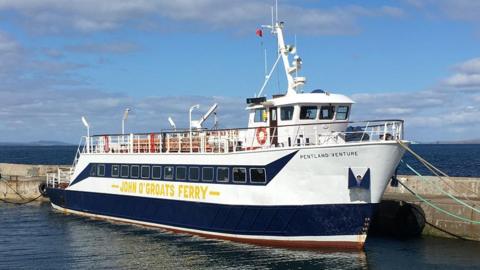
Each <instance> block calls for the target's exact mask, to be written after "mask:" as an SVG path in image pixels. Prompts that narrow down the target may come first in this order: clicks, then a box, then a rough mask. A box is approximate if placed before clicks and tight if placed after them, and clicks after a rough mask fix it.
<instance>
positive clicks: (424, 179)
mask: <svg viewBox="0 0 480 270" xmlns="http://www.w3.org/2000/svg"><path fill="white" fill-rule="evenodd" d="M402 163H404V164H405V165H406V166H407V168H409V169H410V170H411V171H412V172H414V173H415V174H416V175H417V176H419V177H420V179H422V180H423V181H425V182H428V183H430V184H431V185H432V186H433V187H434V188H435V189H436V190H438V191H440V192H441V193H443V194H445V195H447V196H448V197H449V198H451V199H452V200H454V201H456V202H458V203H459V204H461V205H463V206H466V207H468V208H470V209H472V210H473V211H475V212H477V213H480V210H479V209H477V208H475V207H473V206H471V205H469V204H467V203H465V202H464V201H462V200H460V199H458V198H457V197H455V196H453V195H452V194H451V193H449V192H447V191H445V190H443V189H441V188H439V187H438V186H437V185H435V184H434V183H432V180H428V179H427V178H425V177H424V176H423V175H421V174H420V173H418V172H417V171H416V170H415V169H414V168H412V167H411V166H410V165H408V164H407V163H406V162H404V161H403V160H402Z"/></svg>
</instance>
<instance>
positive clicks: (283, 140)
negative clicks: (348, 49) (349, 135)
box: [247, 91, 354, 146]
mask: <svg viewBox="0 0 480 270" xmlns="http://www.w3.org/2000/svg"><path fill="white" fill-rule="evenodd" d="M353 103H354V102H353V101H352V100H351V99H350V98H348V97H346V96H343V95H338V94H330V93H326V92H323V91H322V92H313V93H299V94H293V95H292V94H290V95H281V96H274V97H273V98H272V99H269V100H266V99H255V100H253V102H252V103H250V104H249V105H248V107H247V110H248V111H249V119H248V127H249V128H250V129H249V130H248V132H249V133H251V134H250V136H248V137H255V138H256V139H257V140H256V141H257V142H256V143H257V144H258V146H263V145H264V144H270V145H272V146H277V145H280V146H287V145H288V146H291V145H295V144H300V145H305V144H310V143H313V142H314V140H317V138H318V136H320V135H322V136H325V135H328V134H332V135H333V134H335V133H338V132H344V131H345V130H346V128H347V125H348V120H349V117H350V112H351V107H352V104H353Z"/></svg>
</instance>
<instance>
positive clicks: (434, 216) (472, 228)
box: [383, 175, 480, 241]
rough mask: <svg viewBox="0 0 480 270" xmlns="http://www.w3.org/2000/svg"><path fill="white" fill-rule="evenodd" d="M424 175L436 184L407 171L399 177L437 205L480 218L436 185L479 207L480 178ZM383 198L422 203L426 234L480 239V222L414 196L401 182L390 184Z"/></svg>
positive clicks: (416, 203) (479, 219) (479, 215)
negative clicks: (460, 218)
mask: <svg viewBox="0 0 480 270" xmlns="http://www.w3.org/2000/svg"><path fill="white" fill-rule="evenodd" d="M423 178H424V179H426V180H431V181H433V183H434V184H432V183H429V182H430V181H428V182H426V181H425V180H423V179H422V178H421V177H418V176H410V175H409V176H406V175H405V176H399V177H398V179H399V180H400V182H402V183H404V184H405V185H406V186H407V187H408V188H409V189H411V190H412V191H414V192H416V193H417V194H419V195H420V196H422V197H424V198H425V199H427V200H428V201H429V202H431V203H433V204H434V205H436V206H438V207H440V208H442V209H445V210H447V211H449V212H451V213H454V214H455V215H458V216H461V217H465V218H468V219H470V220H475V221H479V222H480V214H479V213H477V212H475V210H473V209H470V208H468V207H466V206H464V205H461V204H459V203H458V202H456V201H454V200H452V199H451V198H449V197H447V196H446V195H444V194H443V193H441V192H440V191H439V190H438V189H436V188H435V186H437V187H439V188H441V189H442V190H445V191H448V192H449V193H452V195H454V196H455V197H457V198H459V199H461V200H462V201H464V202H465V203H467V204H468V205H470V206H472V207H475V208H476V209H479V210H480V178H468V177H450V178H449V180H447V179H446V178H444V180H445V182H444V181H441V180H439V179H438V178H437V177H433V176H424V177H423ZM383 199H384V200H385V201H387V200H393V201H403V202H407V203H411V204H415V205H418V206H420V207H421V209H422V210H423V212H424V214H425V220H426V223H427V224H426V226H425V228H424V229H423V232H422V233H423V234H424V235H431V236H439V237H449V238H465V239H469V240H476V241H480V224H472V223H470V222H466V221H462V220H459V219H457V218H455V217H452V216H449V215H447V214H445V213H442V212H441V211H438V210H436V209H434V208H433V207H431V206H429V205H428V204H426V203H425V202H423V201H422V200H420V199H418V198H417V197H415V196H414V195H413V194H411V193H410V191H408V190H407V189H406V188H405V187H403V186H401V185H398V187H391V186H388V187H387V190H386V191H385V194H384V195H383Z"/></svg>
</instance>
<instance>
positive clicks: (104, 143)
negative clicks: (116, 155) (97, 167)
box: [103, 136, 110, 153]
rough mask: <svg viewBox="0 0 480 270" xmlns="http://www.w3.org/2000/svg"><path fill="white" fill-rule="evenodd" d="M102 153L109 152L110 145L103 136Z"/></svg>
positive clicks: (106, 137)
mask: <svg viewBox="0 0 480 270" xmlns="http://www.w3.org/2000/svg"><path fill="white" fill-rule="evenodd" d="M103 151H105V153H108V152H110V144H109V143H108V136H103Z"/></svg>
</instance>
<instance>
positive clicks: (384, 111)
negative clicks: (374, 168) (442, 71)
mask: <svg viewBox="0 0 480 270" xmlns="http://www.w3.org/2000/svg"><path fill="white" fill-rule="evenodd" d="M478 60H479V58H473V59H470V60H467V61H465V62H462V63H459V64H457V65H454V67H453V72H454V74H453V75H451V76H449V77H448V78H447V79H444V80H442V81H440V83H439V84H438V85H437V86H436V87H435V88H434V89H431V90H424V91H416V92H415V91H405V92H402V93H398V92H395V93H394V92H387V93H363V94H355V95H353V96H352V98H353V100H355V101H356V102H357V103H356V104H355V107H354V113H353V116H354V117H355V118H356V119H370V118H371V119H382V118H391V117H393V118H401V119H404V120H405V123H406V132H407V133H406V134H407V136H409V138H410V139H414V140H421V141H436V140H456V139H474V138H478V137H479V136H478V134H480V120H479V119H480V106H479V105H478V104H479V101H480V96H479V95H478V94H477V93H478V91H474V90H480V82H479V81H476V80H475V79H474V78H475V77H472V76H478V75H479V74H480V70H479V69H478V63H479V61H478ZM466 90H469V91H466Z"/></svg>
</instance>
